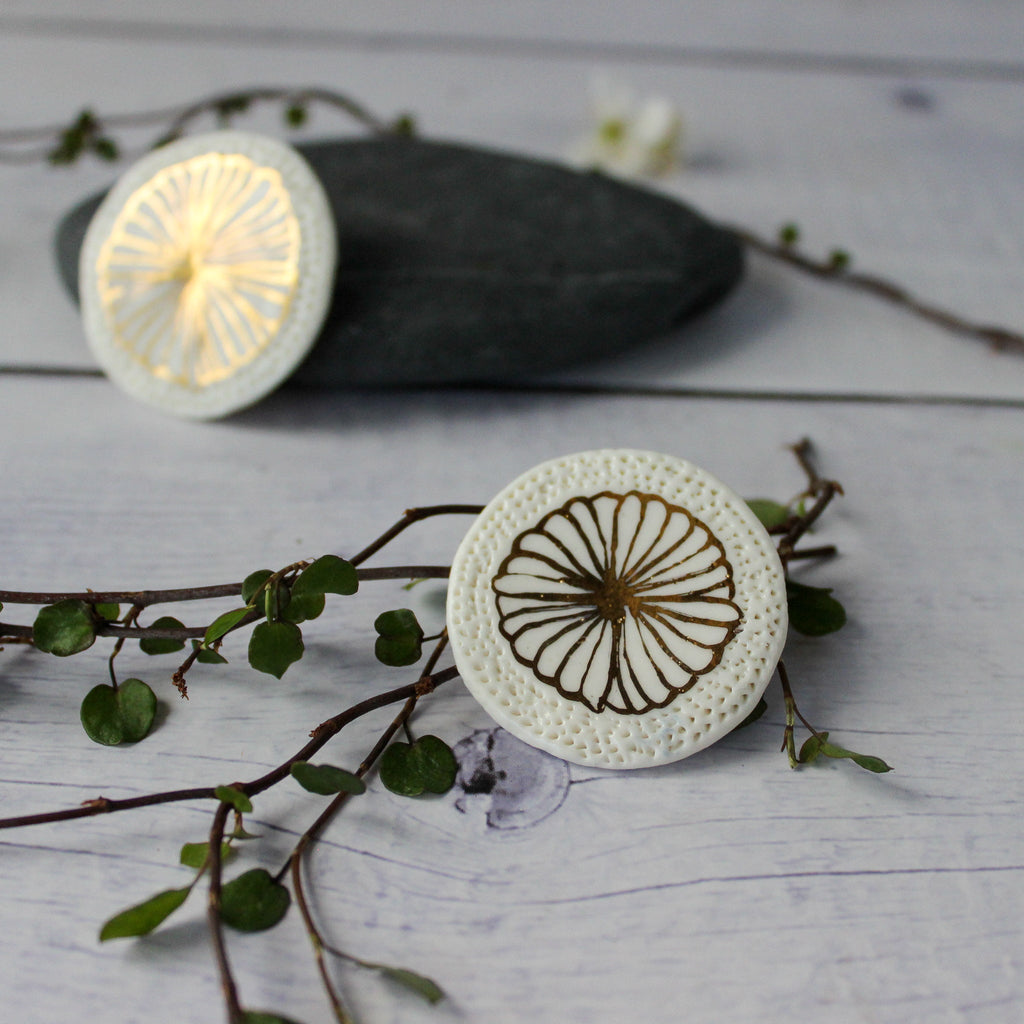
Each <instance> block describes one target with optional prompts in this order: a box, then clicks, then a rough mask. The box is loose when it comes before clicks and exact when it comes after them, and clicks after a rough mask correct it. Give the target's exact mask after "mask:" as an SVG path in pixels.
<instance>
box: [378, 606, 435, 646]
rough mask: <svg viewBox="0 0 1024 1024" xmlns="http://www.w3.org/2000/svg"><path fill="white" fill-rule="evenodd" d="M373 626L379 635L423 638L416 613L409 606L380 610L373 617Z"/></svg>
mask: <svg viewBox="0 0 1024 1024" xmlns="http://www.w3.org/2000/svg"><path fill="white" fill-rule="evenodd" d="M373 628H374V629H375V630H377V632H378V633H379V634H380V635H381V636H386V637H395V638H398V637H404V636H415V637H417V638H418V639H420V640H422V639H423V627H422V626H421V625H420V624H419V622H418V621H417V620H416V615H415V613H414V612H413V611H411V610H410V609H409V608H395V609H394V610H392V611H389V612H381V614H380V615H378V616H377V618H376V619H374V622H373Z"/></svg>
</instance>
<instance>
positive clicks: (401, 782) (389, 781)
mask: <svg viewBox="0 0 1024 1024" xmlns="http://www.w3.org/2000/svg"><path fill="white" fill-rule="evenodd" d="M411 751H412V747H411V746H410V745H409V744H408V743H392V744H391V746H390V747H388V749H387V750H385V751H384V753H383V754H382V755H381V759H380V781H381V782H383V783H384V785H385V786H386V787H387V788H388V789H390V790H391V792H392V793H397V794H398V795H399V796H419V795H420V794H421V793H422V792H423V780H422V779H421V778H420V776H419V772H418V771H417V770H416V767H415V765H414V764H412V763H411V758H410V756H409V755H410V752H411Z"/></svg>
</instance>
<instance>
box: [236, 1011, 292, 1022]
mask: <svg viewBox="0 0 1024 1024" xmlns="http://www.w3.org/2000/svg"><path fill="white" fill-rule="evenodd" d="M242 1024H299V1022H298V1021H296V1020H293V1019H292V1018H291V1017H282V1016H281V1015H280V1014H279V1013H267V1011H266V1010H243V1011H242Z"/></svg>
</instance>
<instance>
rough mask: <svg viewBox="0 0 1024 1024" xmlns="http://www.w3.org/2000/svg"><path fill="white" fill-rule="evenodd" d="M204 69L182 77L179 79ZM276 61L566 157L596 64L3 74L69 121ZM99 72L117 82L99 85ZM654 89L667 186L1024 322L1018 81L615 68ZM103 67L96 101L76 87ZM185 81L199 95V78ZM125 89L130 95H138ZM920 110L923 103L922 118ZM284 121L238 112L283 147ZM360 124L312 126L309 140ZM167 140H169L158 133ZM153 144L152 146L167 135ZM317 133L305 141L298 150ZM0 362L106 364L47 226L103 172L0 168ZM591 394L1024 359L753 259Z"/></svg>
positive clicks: (42, 113) (491, 136) (144, 46)
mask: <svg viewBox="0 0 1024 1024" xmlns="http://www.w3.org/2000/svg"><path fill="white" fill-rule="evenodd" d="M184 66H187V67H188V68H189V69H190V70H189V77H188V81H187V83H186V84H183V83H182V76H181V68H182V67H184ZM260 67H263V68H272V69H273V70H272V72H267V71H264V72H262V73H264V74H268V75H270V77H272V78H273V79H274V80H275V81H277V82H280V83H285V84H287V83H295V84H308V83H310V82H316V81H320V82H326V83H327V84H329V85H334V86H335V87H337V88H340V89H342V90H349V91H351V92H352V93H354V94H356V95H358V96H359V97H360V98H362V99H363V100H365V101H366V102H367V103H368V104H370V105H371V106H372V107H373V108H374V109H376V110H377V111H379V112H381V113H383V114H386V115H391V114H393V113H395V112H398V111H400V110H403V109H408V108H409V107H413V108H414V109H415V112H416V114H417V116H418V117H419V119H420V123H421V125H422V128H423V131H424V133H425V134H426V135H427V136H428V137H442V138H454V139H460V140H464V141H468V142H471V143H475V144H481V145H490V146H497V147H501V148H508V149H511V150H514V151H519V152H523V153H527V154H536V155H538V156H542V157H550V158H555V159H564V158H565V156H566V154H567V153H568V151H569V150H570V149H571V147H572V145H573V143H574V142H575V141H576V140H577V139H578V138H579V136H580V135H581V134H582V133H583V132H584V131H585V130H587V125H588V119H589V116H590V115H589V113H588V90H589V85H590V80H591V72H592V70H593V69H592V68H589V67H586V66H581V65H579V64H577V63H575V62H572V61H562V60H549V59H542V58H535V59H523V58H520V57H509V58H495V57H486V58H485V57H478V56H466V55H459V56H451V55H444V56H441V55H436V54H417V55H412V56H407V57H403V58H402V59H400V60H394V61H387V60H384V61H382V60H381V59H380V56H379V55H377V54H373V53H368V52H365V51H364V52H358V51H353V52H351V53H349V54H347V55H346V60H345V62H344V65H343V70H340V71H339V65H338V62H337V60H336V56H335V55H334V54H333V53H330V52H327V51H322V52H316V53H313V54H312V55H311V54H310V52H309V51H306V50H304V49H302V48H298V47H296V48H291V49H284V50H280V49H276V48H275V49H270V48H263V49H259V48H256V49H251V50H241V49H234V48H231V47H227V46H210V47H200V48H194V47H191V46H188V45H186V44H179V43H174V42H159V41H149V42H145V43H139V42H137V41H134V40H130V41H126V40H121V41H110V40H104V41H97V40H91V39H86V40H80V41H76V42H74V43H72V42H70V41H68V40H62V39H56V40H54V39H44V38H32V39H24V38H22V39H15V38H10V37H7V38H4V39H3V40H0V82H2V83H3V84H4V85H5V88H6V89H7V91H8V92H9V93H10V94H12V95H15V94H17V95H18V96H19V97H22V98H23V100H22V101H20V111H21V113H20V115H19V117H20V118H22V119H24V121H26V122H35V123H53V122H59V121H60V120H61V119H66V118H68V117H69V116H70V115H71V114H72V113H73V112H74V111H75V110H76V109H79V108H80V107H81V106H83V105H86V104H88V105H89V106H92V107H93V108H94V109H96V110H98V111H101V112H106V111H112V112H122V111H125V110H127V109H129V108H134V109H146V108H152V107H163V106H165V105H166V104H167V103H169V102H171V101H175V100H181V101H185V100H187V99H190V98H193V97H194V96H196V95H199V94H205V93H208V92H212V91H216V90H219V89H226V88H241V87H245V86H246V85H250V84H252V83H253V82H254V80H255V78H254V76H256V77H258V70H257V69H259V68H260ZM98 69H102V73H100V72H99V70H98ZM606 71H608V72H609V73H611V74H612V75H617V76H619V77H620V78H622V79H623V80H624V81H626V82H628V83H630V84H632V85H633V86H634V87H635V88H636V90H637V91H638V93H639V94H641V95H649V94H659V95H664V96H667V97H669V98H670V99H672V100H673V101H674V102H677V103H678V104H679V106H680V108H681V109H682V110H683V112H684V114H685V117H686V120H687V143H686V145H687V151H688V163H687V165H686V166H685V167H684V168H683V170H682V171H681V173H680V174H679V175H678V176H676V177H673V178H670V179H666V180H664V181H662V182H659V183H657V185H656V187H659V188H662V189H664V190H665V191H667V192H668V193H669V194H671V195H674V196H677V197H679V198H680V199H683V200H684V201H688V202H691V203H694V204H695V205H697V206H698V207H699V208H701V209H703V210H705V211H706V212H707V213H708V214H709V215H712V216H715V217H717V218H720V219H722V220H724V221H726V222H729V223H738V224H739V225H741V226H746V227H750V228H753V229H755V230H757V231H758V232H760V233H761V234H763V235H766V236H771V235H772V234H773V233H774V232H775V231H776V229H777V227H778V226H779V225H780V224H782V223H784V222H786V221H789V220H794V221H796V222H798V223H799V224H800V225H801V226H802V227H803V231H804V237H805V240H806V245H807V247H808V249H809V250H810V251H811V252H814V253H818V254H821V255H824V254H827V252H828V251H829V250H830V249H831V248H832V247H834V246H840V247H843V248H845V249H847V250H848V251H850V252H852V254H853V257H854V261H855V266H856V267H858V268H860V269H863V270H866V271H868V272H876V273H880V274H883V275H886V276H887V277H889V278H890V279H892V280H895V281H897V282H899V283H902V284H904V285H905V286H906V287H908V288H909V289H910V290H911V291H912V292H913V293H914V294H916V295H918V296H920V297H922V298H925V299H928V300H930V301H932V302H934V303H936V304H938V305H939V306H942V307H948V308H950V309H952V310H954V311H957V312H960V313H962V314H964V315H965V316H967V317H969V318H972V319H974V320H977V321H981V322H983V323H995V324H999V325H1004V326H1007V327H1010V328H1017V329H1019V328H1020V326H1021V325H1022V324H1024V299H1022V293H1021V290H1020V288H1019V287H1018V282H1019V279H1020V275H1021V273H1022V270H1024V266H1022V263H1024V258H1022V250H1021V247H1020V244H1019V240H1020V238H1021V237H1024V220H1022V217H1024V214H1022V211H1024V203H1022V202H1021V201H1020V198H1021V196H1020V191H1021V179H1020V175H1019V173H1018V169H1019V167H1020V165H1021V160H1022V159H1024V134H1022V133H1021V130H1020V125H1021V122H1020V118H1019V117H1018V116H1017V114H1018V99H1019V97H1018V88H1017V87H1016V85H1013V84H1008V83H993V82H987V83H965V82H951V81H945V80H939V79H927V80H924V79H922V80H919V81H917V82H916V84H915V85H914V89H915V90H916V91H915V92H914V94H913V95H915V96H917V97H918V100H916V101H914V102H913V103H910V104H909V105H908V102H909V101H908V99H907V96H908V94H907V93H906V88H907V82H906V80H904V79H899V78H893V79H884V78H873V79H864V78H861V77H858V76H851V75H833V74H822V75H809V74H807V73H803V72H792V71H791V72H782V71H778V70H756V71H755V70H737V69H731V70H728V71H725V70H713V69H708V68H685V69H652V68H644V69H638V68H637V67H636V66H635V65H632V64H630V63H628V62H619V63H617V64H613V65H611V66H609V67H607V68H606ZM84 74H87V80H88V82H89V86H88V92H87V93H86V94H84V95H83V92H82V85H81V82H82V80H83V75H84ZM186 85H187V87H186ZM129 95H130V96H131V102H130V103H129V102H128V101H127V100H126V97H127V96H129ZM921 103H923V104H924V107H923V108H922V106H921V105H920V104H921ZM278 117H279V113H278V112H277V111H274V112H271V111H264V112H263V113H261V114H260V115H258V116H256V117H254V118H252V119H250V120H246V121H244V122H240V124H244V126H248V127H253V128H254V129H257V130H264V131H270V132H274V133H280V132H281V129H280V126H279V122H278ZM347 130H349V128H348V126H347V125H344V124H343V123H342V122H340V121H338V120H336V119H334V118H331V117H329V116H324V115H322V114H321V115H318V117H317V118H316V119H315V121H314V124H313V126H312V128H311V129H310V130H309V131H308V132H307V135H308V134H314V133H319V134H333V133H336V132H343V131H347ZM154 134H155V132H154ZM152 137H153V136H152V135H149V136H146V139H150V138H152ZM295 137H296V138H301V137H303V136H302V135H299V136H295ZM0 175H2V177H3V180H4V182H5V186H6V187H5V195H6V198H5V201H4V202H3V203H2V204H0V244H3V246H4V249H5V252H6V253H7V256H6V259H5V266H7V267H8V272H7V273H5V275H4V276H3V278H2V279H0V309H3V311H4V316H5V331H4V332H3V333H2V335H0V363H3V364H7V365H15V366H22V367H24V366H44V367H58V368H69V367H70V368H78V367H83V366H86V367H87V366H91V365H92V364H91V360H90V358H89V356H88V354H87V352H86V349H85V347H84V345H83V341H82V333H81V330H80V327H79V325H78V323H77V318H76V314H75V311H74V309H73V308H72V306H71V304H70V303H69V302H68V301H66V299H65V297H64V296H63V294H62V292H61V288H60V286H59V284H58V282H57V280H56V275H55V273H54V270H53V266H52V256H51V254H50V238H51V233H52V231H53V227H54V225H55V223H56V222H57V220H58V219H59V217H60V216H61V214H62V213H63V212H64V211H65V210H67V209H69V208H70V207H71V206H72V205H73V204H74V203H75V202H76V201H78V200H79V199H80V198H82V197H83V196H85V195H87V194H89V193H90V192H92V191H93V190H95V189H97V188H99V187H101V186H102V185H103V184H105V183H106V182H107V181H109V180H110V177H111V171H110V170H109V169H107V168H106V167H102V166H97V165H95V164H89V165H86V166H84V167H82V168H75V169H72V170H62V171H56V170H49V169H42V168H37V167H27V168H17V167H3V168H0ZM563 379H570V380H573V381H575V382H579V383H586V384H590V383H593V384H601V385H605V384H609V383H610V384H617V385H629V386H632V385H638V386H668V387H677V388H678V387H682V388H697V389H703V388H712V389H723V390H743V391H757V390H759V389H768V390H772V391H795V392H801V393H837V392H838V393H859V394H887V395H894V394H895V395H902V394H908V395H944V396H973V397H984V398H1002V399H1012V400H1017V399H1020V398H1021V397H1022V396H1024V362H1022V361H1021V360H1019V359H1007V358H993V357H992V355H991V354H990V353H989V352H988V351H987V350H986V349H985V347H984V346H981V345H978V344H976V343H972V342H969V341H964V340H961V339H957V338H954V337H952V336H947V335H946V334H945V333H944V332H943V331H941V330H940V329H938V328H935V327H932V326H930V325H926V324H923V323H919V322H917V321H915V320H912V319H911V318H909V317H908V316H906V315H905V314H904V313H903V312H901V311H898V310H894V309H890V308H888V307H886V306H883V305H879V304H877V303H876V302H875V301H874V300H871V299H865V298H861V297H858V296H855V295H853V294H850V293H848V292H846V291H845V290H843V289H835V288H833V287H831V286H827V285H819V284H816V283H813V282H809V281H802V280H800V279H799V277H798V276H796V275H794V274H793V273H792V272H790V271H788V270H783V269H781V268H778V267H774V266H769V265H767V264H765V263H764V262H763V261H762V260H760V259H757V260H754V261H752V267H751V274H750V276H749V280H748V283H747V284H746V286H745V287H744V289H743V290H742V291H741V292H740V293H739V294H738V295H737V296H736V298H735V299H734V300H732V301H731V302H730V303H729V304H728V305H726V306H725V307H723V308H722V309H721V310H719V311H717V312H716V313H715V314H714V315H713V316H711V317H709V318H706V319H705V320H703V321H701V322H700V323H699V324H697V325H696V326H695V327H694V328H693V329H692V330H690V331H688V332H686V333H681V334H680V335H679V336H678V337H671V338H668V339H666V340H665V341H664V342H663V343H660V344H658V345H655V346H653V347H650V348H648V349H646V350H644V351H643V352H642V353H640V354H638V355H631V356H630V357H628V358H626V359H622V360H618V361H615V362H612V363H609V364H606V365H605V366H601V367H587V368H583V369H581V370H580V372H578V373H574V374H572V375H570V376H569V377H568V378H563Z"/></svg>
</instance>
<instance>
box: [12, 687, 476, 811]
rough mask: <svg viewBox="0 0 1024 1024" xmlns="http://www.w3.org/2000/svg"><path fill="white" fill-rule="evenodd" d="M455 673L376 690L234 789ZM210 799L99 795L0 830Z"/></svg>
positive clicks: (191, 793) (191, 792) (283, 772)
mask: <svg viewBox="0 0 1024 1024" xmlns="http://www.w3.org/2000/svg"><path fill="white" fill-rule="evenodd" d="M457 675H458V670H457V669H456V668H454V667H451V668H446V669H442V670H441V671H440V672H435V673H434V674H432V675H431V676H429V677H428V678H427V679H423V678H421V679H418V680H417V681H416V682H415V683H409V684H408V685H406V686H399V687H397V688H396V689H394V690H388V691H387V692H386V693H379V694H377V695H376V696H374V697H368V698H367V699H366V700H364V701H360V702H359V703H358V704H354V705H353V706H352V707H350V708H346V709H345V710H344V711H342V712H341V713H340V714H338V715H335V716H334V717H333V718H328V719H327V720H326V721H324V722H321V723H320V724H319V725H318V726H317V727H316V728H315V729H313V731H312V734H311V739H310V740H309V742H308V743H306V744H305V745H304V746H303V747H302V749H301V750H299V751H297V752H296V753H295V754H293V755H292V756H291V757H289V758H288V760H286V761H284V762H282V763H281V764H280V765H278V766H277V767H276V768H274V769H272V770H271V771H269V772H267V773H266V774H265V775H261V776H260V777H259V778H256V779H252V780H251V781H249V782H243V783H239V784H238V786H237V787H236V788H237V789H239V790H240V791H241V792H243V793H245V794H246V796H249V797H252V796H255V795H257V794H258V793H262V792H264V790H267V789H270V788H271V786H274V785H276V784H277V783H278V782H280V781H281V780H282V779H284V778H287V776H288V774H289V772H290V771H291V766H292V765H293V764H295V762H296V761H308V760H309V759H310V758H311V757H312V756H313V755H314V754H315V753H316V752H317V751H318V750H320V749H321V748H322V747H323V746H324V745H325V744H326V743H327V742H328V741H329V740H331V739H333V738H334V737H335V736H336V735H337V734H338V733H339V732H341V730H342V729H344V728H345V726H346V725H349V724H350V723H351V722H354V721H355V720H356V719H357V718H361V717H362V716H363V715H366V714H369V713H370V712H371V711H376V710H377V709H378V708H383V707H387V706H388V705H390V704H397V703H398V702H399V701H405V700H408V699H409V698H410V697H413V696H422V695H423V694H424V693H429V692H431V691H432V690H436V689H437V688H438V687H439V686H441V685H443V684H444V683H446V682H448V681H449V680H451V679H454V678H455V677H456V676H457ZM211 799H217V794H216V787H212V786H200V787H196V788H193V789H175V790H168V791H167V792H163V793H150V794H148V795H146V796H136V797H129V798H127V799H124V800H109V799H107V798H106V797H98V798H97V799H94V800H90V801H88V802H86V803H85V804H83V805H81V806H79V807H70V808H67V809H66V810H63V811H49V812H46V813H43V814H26V815H21V816H19V817H16V818H3V819H0V829H7V828H22V827H24V826H26V825H44V824H48V823H51V822H56V821H71V820H73V819H75V818H90V817H93V816H94V815H97V814H112V813H114V812H115V811H131V810H135V809H136V808H139V807H153V806H156V805H157V804H168V803H178V802H180V801H183V800H211Z"/></svg>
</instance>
